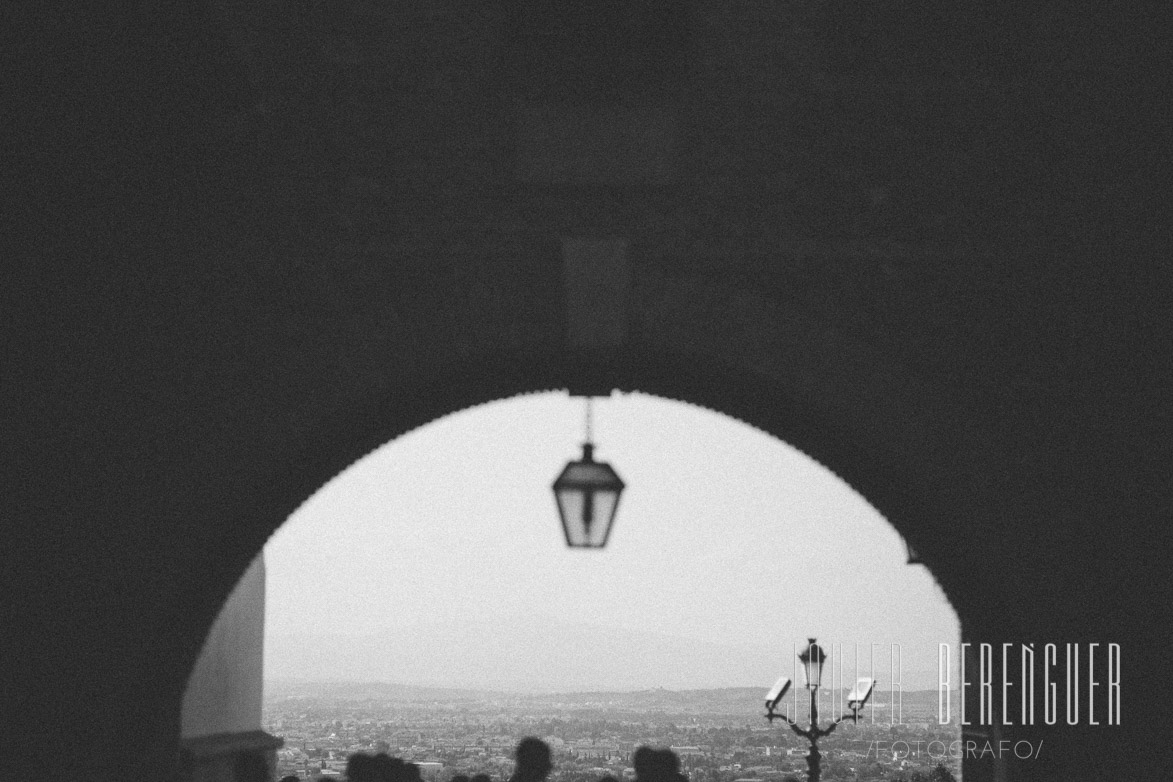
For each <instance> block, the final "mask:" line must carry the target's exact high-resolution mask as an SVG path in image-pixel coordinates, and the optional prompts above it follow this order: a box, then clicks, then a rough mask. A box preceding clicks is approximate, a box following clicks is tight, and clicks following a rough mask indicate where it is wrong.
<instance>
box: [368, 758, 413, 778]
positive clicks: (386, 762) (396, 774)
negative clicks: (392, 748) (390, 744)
mask: <svg viewBox="0 0 1173 782" xmlns="http://www.w3.org/2000/svg"><path fill="white" fill-rule="evenodd" d="M373 765H374V767H375V778H376V779H377V780H379V782H404V780H405V778H406V771H405V770H404V768H403V761H402V760H401V759H399V758H393V757H391V756H390V755H388V754H387V753H386V752H380V753H379V754H378V755H375V760H374V763H373Z"/></svg>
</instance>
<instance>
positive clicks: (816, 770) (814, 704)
mask: <svg viewBox="0 0 1173 782" xmlns="http://www.w3.org/2000/svg"><path fill="white" fill-rule="evenodd" d="M798 659H799V660H801V661H802V673H803V678H804V679H805V680H806V681H805V683H804V684H805V686H806V688H807V689H808V690H810V727H809V728H806V729H805V730H804V729H803V728H800V727H799V726H798V723H797V722H795V721H794V720H792V719H790V718H789V717H787V716H786V715H785V714H779V713H777V712H776V711H774V709H775V708H777V706H778V703H779V702H780V701H781V700H782V698H783V697H785V695H786V691H787V690H789V689H790V679H789V678H787V677H782V678H781V679H779V680H778V681H777V682H776V683H775V684H774V686H773V687H772V688H771V689H770V692H769V693H768V694H767V695H766V719H768V720H769V721H770V722H771V723H773V722H774V720H776V719H778V720H783V721H785V722H786V724H787V725H789V726H790V729H791V730H792V731H794V732H795V733H796V734H798V735H799V736H802V737H803V738H804V739H806V740H807V741H808V742H810V752H809V753H807V756H806V766H807V774H808V777H809V779H810V782H819V775H820V773H821V772H820V767H819V765H820V761H821V760H822V757H823V756H822V753H820V752H819V739H821V738H823V737H824V736H830V735H831V734H832V733H834V732H835V728H837V727H839V723H840V722H843V721H844V720H851V721H852V722H853V723H855V722H858V721H859V711H860V709H862V708H863V707H864V705H865V704H866V703H867V702H868V698H870V697H871V695H872V688H873V687H874V686H875V680H874V679H866V678H861V679H858V680H857V681H856V683H855V687H854V688H853V689H852V690H851V692H850V693H848V695H847V707H848V708H849V709H851V713H850V714H844V715H842V716H841V717H839V719H837V720H835V721H834V722H832V723H831V724H830V726H828V727H826V728H820V727H819V682H820V680H821V679H822V677H823V663H824V662H825V661H826V659H827V654H826V652H824V651H823V649H822V647H820V646H819V645H818V644H816V643H815V639H814V638H810V639H808V640H807V645H806V649H804V650H803V653H802V654H800V655H798Z"/></svg>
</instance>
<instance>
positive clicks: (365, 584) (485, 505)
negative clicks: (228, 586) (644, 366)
mask: <svg viewBox="0 0 1173 782" xmlns="http://www.w3.org/2000/svg"><path fill="white" fill-rule="evenodd" d="M594 409H595V416H594V418H595V425H594V434H595V436H594V439H595V442H596V444H597V450H596V457H597V458H599V459H601V460H606V461H609V462H611V463H612V465H613V466H614V467H615V469H616V470H617V471H618V472H619V474H620V475H621V476H622V477H623V479H624V480H625V482H626V483H627V486H628V488H627V490H626V491H625V493H624V496H623V499H622V501H621V503H620V507H619V512H618V518H617V521H616V524H615V529H614V531H613V533H612V536H611V540H610V543H609V545H608V548H607V549H606V550H604V551H571V550H568V549H567V548H566V546H565V543H564V542H563V540H562V534H561V530H560V527H559V524H558V521H557V514H556V511H555V508H554V501H553V496H552V492H551V490H550V484H551V482H552V481H553V478H554V477H555V476H556V475H557V473H558V471H559V470H560V469H561V468H562V466H563V465H564V464H565V463H566V461H567V460H569V459H572V458H577V457H578V454H579V452H580V447H579V446H580V444H581V441H582V435H583V400H581V399H578V398H574V399H572V398H570V397H568V396H567V395H566V394H565V393H545V394H533V395H527V396H522V397H515V398H512V399H508V400H502V401H499V402H494V403H491V404H488V405H482V406H479V407H476V408H472V409H470V410H465V411H462V412H460V413H457V414H454V415H451V416H447V417H445V418H443V419H440V420H439V421H436V422H434V423H432V424H429V425H428V426H425V427H422V428H420V429H418V430H416V431H413V432H410V433H408V434H406V435H404V436H403V437H400V438H398V439H396V440H395V441H393V442H391V443H388V444H386V445H385V446H383V447H382V448H380V449H378V450H376V451H375V452H373V453H372V454H370V455H368V456H367V457H366V458H364V459H362V460H360V461H359V462H357V463H356V464H355V465H353V466H352V467H351V468H350V469H348V470H347V471H345V472H344V473H342V474H341V475H339V476H338V477H336V478H335V479H334V480H333V481H331V482H330V483H329V484H327V485H326V486H325V487H323V488H322V489H321V490H320V491H319V492H317V493H316V494H315V495H314V496H313V497H311V498H310V499H309V500H307V502H306V503H305V504H304V505H303V506H302V507H301V508H300V509H299V510H298V511H297V512H296V513H295V514H293V516H291V517H290V520H289V521H288V522H287V523H286V524H285V525H284V526H283V527H282V528H281V529H280V530H279V531H278V532H277V533H276V534H275V535H274V536H273V538H272V539H271V540H270V541H269V544H268V545H267V547H266V563H267V570H268V585H267V598H266V602H267V607H266V650H265V657H266V676H267V677H269V678H280V677H290V678H319V679H320V678H323V677H325V678H337V679H342V680H345V679H357V680H362V679H371V680H375V679H378V680H386V681H398V682H401V683H403V684H426V685H431V686H461V687H463V686H477V687H481V688H485V689H493V688H494V687H493V686H492V685H491V682H492V681H493V680H494V678H496V679H498V680H500V681H501V682H502V683H504V682H505V680H506V679H508V680H509V681H510V682H511V684H510V685H509V686H508V687H502V689H526V688H527V687H526V685H527V682H528V689H533V690H544V691H552V690H556V689H559V688H560V687H562V688H565V689H570V690H582V689H593V688H595V687H600V688H605V687H609V686H620V687H626V688H634V689H639V688H642V687H656V686H663V687H669V688H677V689H681V688H689V687H692V686H695V687H696V688H703V687H723V686H728V687H737V686H752V685H759V684H768V683H771V682H772V681H773V679H774V678H776V677H777V676H779V675H784V674H785V675H789V674H790V672H791V669H792V663H791V660H790V657H791V656H792V648H793V645H794V644H801V643H802V642H803V641H804V640H805V639H806V638H807V637H809V636H814V637H817V638H819V639H820V642H821V643H822V642H825V643H826V644H827V645H830V644H832V643H844V644H846V645H847V647H846V649H848V650H850V649H851V647H852V645H853V644H859V645H860V646H861V647H866V646H867V645H868V644H872V643H875V644H883V645H886V646H887V645H891V644H900V647H901V653H902V656H903V657H904V659H903V661H902V664H901V669H902V671H903V672H904V673H905V674H906V675H910V674H915V675H916V676H917V678H918V679H919V678H921V674H926V673H928V672H931V671H935V670H936V665H937V662H936V649H937V644H938V643H950V644H956V643H957V639H958V626H957V620H956V616H955V614H954V612H953V610H952V608H951V607H950V606H949V605H948V603H947V601H946V600H945V598H944V596H943V594H942V593H941V591H940V589H939V588H938V587H937V586H936V584H935V582H934V581H933V579H932V577H931V575H930V574H929V573H928V572H927V570H925V569H924V568H923V567H919V566H908V565H906V564H905V552H904V547H903V544H902V542H901V540H900V537H899V535H898V534H897V533H896V531H895V530H894V529H893V528H892V527H891V525H889V524H888V523H887V521H886V520H884V519H883V517H882V516H880V514H879V513H878V512H877V511H876V510H875V509H874V508H872V507H871V506H870V505H868V504H867V502H866V500H864V498H862V497H860V496H859V495H858V494H856V493H855V492H854V491H853V490H852V489H851V488H850V487H848V486H847V485H846V484H844V483H843V482H842V481H841V480H840V479H839V478H837V477H836V476H834V475H833V474H832V473H831V472H830V471H828V470H826V469H825V468H824V467H822V466H821V465H819V464H818V463H816V462H814V461H813V460H812V459H810V458H809V457H807V456H805V455H803V454H802V453H800V452H798V451H797V450H795V449H794V448H792V447H790V446H789V445H786V444H785V443H783V442H781V441H779V440H777V439H775V438H773V437H771V436H769V435H766V434H764V433H763V432H760V431H758V430H756V429H753V428H752V427H750V426H748V425H746V424H743V423H741V422H738V421H736V420H734V419H731V418H728V417H726V416H723V415H720V414H718V413H714V412H712V411H708V410H704V409H702V408H698V407H695V406H691V405H686V404H683V403H678V402H672V401H668V400H663V399H659V398H655V397H650V396H646V395H643V394H622V395H620V394H616V395H613V396H612V397H611V398H609V399H601V400H596V401H595V403H594ZM527 625H528V626H527ZM575 627H579V628H581V627H593V628H602V630H601V631H599V633H598V634H599V635H601V636H602V637H601V638H599V640H598V643H596V644H594V645H593V646H592V643H591V632H593V631H589V630H588V631H583V632H578V631H568V628H571V629H573V628H575ZM543 628H544V629H545V630H548V632H543ZM657 637H658V638H661V639H667V640H664V641H657V640H655V639H656V638H657ZM380 638H382V641H380V640H379V639H380ZM609 638H613V639H614V641H615V643H610V644H609V643H608V639H609ZM372 639H373V640H372ZM671 639H681V641H679V642H678V641H672V640H671ZM380 644H382V645H381V646H380ZM682 646H683V647H684V648H681V647H682ZM877 653H879V652H877ZM331 672H333V674H335V675H334V676H333V677H331V676H328V675H327V674H330V673H331ZM397 674H402V677H398V676H397ZM446 677H447V678H446ZM584 677H585V678H584ZM591 677H593V678H591ZM885 677H886V674H885ZM690 682H691V683H694V684H690ZM927 686H931V684H930V685H927Z"/></svg>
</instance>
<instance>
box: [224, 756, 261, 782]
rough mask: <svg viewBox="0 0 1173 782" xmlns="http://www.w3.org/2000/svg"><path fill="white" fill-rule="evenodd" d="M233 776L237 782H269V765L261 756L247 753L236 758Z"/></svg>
mask: <svg viewBox="0 0 1173 782" xmlns="http://www.w3.org/2000/svg"><path fill="white" fill-rule="evenodd" d="M232 775H233V777H234V778H235V780H236V782H269V764H268V763H266V762H265V758H264V757H262V756H261V755H258V754H256V753H255V752H247V753H245V754H243V755H241V756H239V757H238V758H236V762H235V763H234V764H233V766H232Z"/></svg>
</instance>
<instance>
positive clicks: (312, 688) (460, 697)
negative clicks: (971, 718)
mask: <svg viewBox="0 0 1173 782" xmlns="http://www.w3.org/2000/svg"><path fill="white" fill-rule="evenodd" d="M768 689H769V685H761V686H758V687H721V688H708V689H696V690H668V689H662V688H654V689H642V690H599V691H573V692H551V693H532V692H528V693H527V692H512V691H507V690H477V689H467V688H459V687H430V686H422V685H411V684H399V683H395V682H384V681H371V682H356V681H333V682H331V681H310V680H300V679H287V678H275V679H268V680H266V681H265V699H266V700H280V699H285V698H297V697H304V698H324V699H331V700H334V699H336V700H392V701H404V702H448V701H467V700H510V701H524V702H532V703H552V702H558V703H580V704H586V703H592V702H606V703H610V704H623V703H630V704H633V705H637V704H638V705H642V706H645V707H646V706H652V705H657V704H663V705H701V704H708V705H710V706H714V707H722V706H733V705H736V706H741V705H743V704H744V705H753V707H754V708H758V707H759V706H760V704H761V702H762V700H763V698H764V696H765V693H766V690H768ZM847 691H848V688H844V689H843V690H842V692H844V693H846V692H847ZM824 692H826V688H824ZM953 695H954V697H955V698H956V697H957V691H956V690H954V691H953ZM889 696H890V691H889V689H888V688H887V687H881V688H879V689H877V690H876V692H875V694H874V695H873V696H872V703H873V704H886V703H887V702H888V700H889ZM792 697H794V695H793V694H792V695H788V696H787V699H788V700H789V699H790V698H792ZM800 697H805V696H800ZM902 698H903V701H904V703H907V704H935V703H936V698H937V691H936V690H923V689H922V690H907V689H906V690H904V691H903V694H902Z"/></svg>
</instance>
